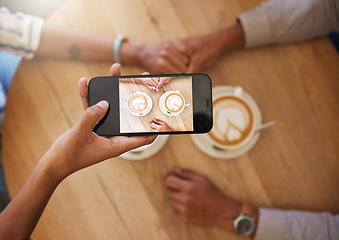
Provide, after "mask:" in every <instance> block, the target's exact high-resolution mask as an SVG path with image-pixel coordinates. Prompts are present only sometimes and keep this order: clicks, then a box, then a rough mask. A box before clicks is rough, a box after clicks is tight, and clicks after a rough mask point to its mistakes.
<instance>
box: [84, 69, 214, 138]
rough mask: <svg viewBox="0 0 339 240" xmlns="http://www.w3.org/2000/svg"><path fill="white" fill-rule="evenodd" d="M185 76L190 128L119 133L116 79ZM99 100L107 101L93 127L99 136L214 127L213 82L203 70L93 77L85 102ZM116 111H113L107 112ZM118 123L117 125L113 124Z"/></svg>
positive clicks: (162, 133) (96, 101)
mask: <svg viewBox="0 0 339 240" xmlns="http://www.w3.org/2000/svg"><path fill="white" fill-rule="evenodd" d="M179 76H180V77H185V76H192V97H193V126H194V130H193V131H174V132H137V133H120V110H119V79H120V78H141V77H144V78H145V77H179ZM101 100H106V101H107V102H108V103H109V108H108V110H107V113H106V114H105V116H104V117H103V118H102V119H101V120H100V121H99V123H98V124H97V125H96V126H95V127H94V129H93V131H94V132H95V133H97V134H98V135H100V136H107V137H108V136H145V135H172V134H201V133H207V132H209V131H210V130H211V129H212V126H213V104H212V82H211V79H210V77H209V76H208V75H207V74H204V73H193V74H157V75H147V76H145V75H124V76H99V77H94V78H92V79H91V80H90V81H89V84H88V103H89V106H92V105H94V104H96V103H98V102H99V101H101ZM111 112H115V114H110V113H111ZM116 123H118V124H116Z"/></svg>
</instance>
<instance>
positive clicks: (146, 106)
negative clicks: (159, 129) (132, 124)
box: [126, 91, 153, 117]
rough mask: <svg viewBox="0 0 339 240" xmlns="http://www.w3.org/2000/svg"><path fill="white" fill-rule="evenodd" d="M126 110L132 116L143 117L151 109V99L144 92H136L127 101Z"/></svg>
mask: <svg viewBox="0 0 339 240" xmlns="http://www.w3.org/2000/svg"><path fill="white" fill-rule="evenodd" d="M126 102H127V109H128V111H129V112H130V113H131V114H133V115H134V116H138V117H141V116H145V115H147V114H148V113H149V112H150V111H151V110H152V107H153V102H152V98H151V97H150V96H149V95H148V94H147V93H145V92H141V91H136V92H135V93H133V94H131V95H130V96H129V97H128V99H127V101H126Z"/></svg>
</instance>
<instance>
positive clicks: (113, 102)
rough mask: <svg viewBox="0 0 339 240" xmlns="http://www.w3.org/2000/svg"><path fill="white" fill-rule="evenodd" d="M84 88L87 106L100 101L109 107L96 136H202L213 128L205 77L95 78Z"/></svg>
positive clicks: (210, 89)
mask: <svg viewBox="0 0 339 240" xmlns="http://www.w3.org/2000/svg"><path fill="white" fill-rule="evenodd" d="M145 83H146V84H145ZM155 86H156V88H155V89H154V87H155ZM88 88H89V89H88V101H89V104H90V105H92V104H95V103H96V102H98V101H101V100H106V101H108V102H109V104H110V107H109V110H108V112H107V114H106V115H105V117H104V118H103V119H102V120H101V121H100V122H99V123H98V125H97V126H96V127H95V128H94V131H95V132H96V133H97V134H99V135H103V136H119V135H120V136H121V135H126V136H135V135H153V134H184V133H186V134H187V133H190V134H191V133H206V132H208V131H210V130H211V128H212V125H213V113H212V87H211V80H210V78H209V77H208V76H207V75H206V74H179V75H177V74H163V75H135V76H104V77H95V78H92V79H91V81H90V82H89V87H88Z"/></svg>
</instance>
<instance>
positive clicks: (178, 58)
mask: <svg viewBox="0 0 339 240" xmlns="http://www.w3.org/2000/svg"><path fill="white" fill-rule="evenodd" d="M122 46H123V45H122ZM136 54H137V58H138V63H139V66H141V67H143V68H145V69H146V70H147V71H149V72H150V73H152V74H155V73H158V74H160V73H184V72H186V71H187V65H188V56H187V51H186V48H185V46H184V45H183V44H182V43H181V42H178V41H173V40H165V41H163V42H161V43H158V44H156V45H154V46H147V47H144V48H142V49H141V50H140V51H139V52H137V53H136Z"/></svg>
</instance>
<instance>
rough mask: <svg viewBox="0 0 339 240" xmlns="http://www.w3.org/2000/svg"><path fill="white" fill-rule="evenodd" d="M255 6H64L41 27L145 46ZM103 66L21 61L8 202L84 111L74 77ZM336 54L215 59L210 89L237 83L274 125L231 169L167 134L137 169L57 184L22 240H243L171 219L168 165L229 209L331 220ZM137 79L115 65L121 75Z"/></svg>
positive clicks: (140, 2)
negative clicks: (215, 192)
mask: <svg viewBox="0 0 339 240" xmlns="http://www.w3.org/2000/svg"><path fill="white" fill-rule="evenodd" d="M258 3H260V0H255V1H244V0H241V1H238V0H230V1H223V0H211V1H203V0H197V1H193V0H187V1H179V0H161V1H150V0H125V1H118V0H95V1H94V0H69V1H67V2H66V3H65V4H63V5H62V6H61V7H60V8H59V9H58V10H57V11H56V12H55V13H54V14H53V15H52V16H51V17H50V18H49V20H48V22H51V23H55V24H59V25H64V26H70V27H76V28H82V29H85V30H89V31H93V32H97V33H101V34H106V35H110V36H115V35H116V34H123V35H125V36H128V37H129V38H130V39H131V40H135V41H141V42H145V43H146V44H155V43H158V42H160V41H162V40H164V39H169V38H172V39H175V38H180V37H187V36H192V35H195V34H203V33H208V32H212V31H215V30H217V29H220V28H223V27H227V26H229V25H230V24H232V23H233V22H234V21H235V18H236V16H237V15H238V14H240V13H242V12H243V11H246V10H248V9H250V8H251V7H254V6H255V5H256V4H258ZM111 64H112V62H105V63H98V62H87V63H83V62H75V61H62V60H50V59H35V60H33V61H23V62H22V63H21V65H20V67H19V69H18V71H17V74H16V76H15V78H14V80H13V83H12V86H11V88H10V91H9V96H8V103H7V106H6V112H5V119H4V124H3V136H2V137H3V164H4V169H5V175H6V180H7V183H8V187H9V190H10V194H11V196H14V195H15V194H16V193H17V192H18V191H19V189H20V188H21V187H22V185H23V184H24V182H25V181H26V179H27V177H28V176H29V175H30V173H31V172H32V170H33V168H34V167H35V165H36V164H37V162H38V161H39V159H40V158H41V157H42V156H43V154H44V153H45V152H46V151H47V150H48V149H49V147H50V146H51V145H52V144H53V142H54V141H55V140H56V139H57V137H58V136H59V135H61V134H62V133H64V132H65V131H67V130H68V129H69V128H70V127H72V126H73V125H74V124H75V123H76V122H77V121H78V120H79V118H80V116H81V115H82V113H83V109H82V105H81V100H80V97H79V95H78V92H77V84H78V80H79V79H80V78H81V77H83V76H85V77H87V78H88V79H90V78H91V77H94V76H98V75H108V74H109V67H110V66H111ZM338 65H339V56H338V54H337V53H336V51H335V49H334V47H333V46H332V45H331V43H330V42H329V40H328V39H327V38H320V39H316V40H312V41H307V42H303V43H297V44H289V45H283V46H269V47H262V48H255V49H244V50H238V51H234V52H231V53H228V54H225V55H223V56H222V58H220V59H219V60H218V61H217V63H216V64H215V65H214V66H212V67H211V68H209V69H208V70H206V71H205V72H206V73H207V74H209V75H210V77H211V79H212V82H213V85H214V86H217V85H240V86H242V87H243V88H244V90H245V91H247V92H249V93H251V95H252V96H253V97H254V98H255V99H256V101H257V102H258V104H259V106H260V108H261V112H262V115H263V121H267V120H275V121H276V122H277V125H276V126H275V127H273V128H271V129H269V130H267V131H265V132H263V133H262V134H261V137H260V139H259V141H258V143H257V145H256V146H255V147H254V148H253V149H252V150H251V151H250V152H248V153H247V154H245V155H243V156H241V157H239V158H237V159H233V160H227V161H222V160H217V159H213V158H211V157H209V156H207V155H205V154H203V153H202V152H201V151H200V150H199V149H198V148H197V147H196V146H195V145H194V143H193V142H192V140H191V138H190V136H188V135H183V136H171V137H170V138H169V141H168V142H167V144H166V147H164V148H163V149H162V150H161V152H159V153H158V154H156V155H155V156H153V157H151V158H148V159H145V160H143V161H136V162H133V161H126V160H123V159H121V158H115V159H110V160H107V161H105V162H103V163H100V164H97V165H95V166H93V167H90V168H86V169H84V170H81V171H79V172H77V173H75V174H73V175H71V176H70V177H68V178H67V179H66V180H65V181H63V182H62V183H61V184H60V185H59V187H58V188H57V190H56V191H55V193H54V194H53V196H52V198H51V200H50V202H49V204H48V206H47V207H46V209H45V212H44V213H43V215H42V217H41V219H40V221H39V223H38V225H37V227H36V229H35V231H34V232H33V235H32V239H33V240H35V239H43V240H45V239H58V240H60V239H81V240H84V239H91V240H92V239H123V240H125V239H126V240H132V239H145V240H151V239H154V240H159V239H161V240H177V239H180V240H192V239H194V240H206V239H216V240H224V239H242V238H241V237H237V236H235V235H234V234H232V233H228V232H225V231H222V230H218V229H214V228H205V227H200V226H194V225H188V224H185V223H183V222H182V221H180V219H179V218H178V217H177V216H176V213H175V212H174V211H173V209H172V208H171V207H170V205H169V202H168V199H167V197H166V194H165V187H164V179H165V177H166V176H167V174H168V173H169V172H170V171H171V170H172V169H173V167H174V166H180V167H183V168H188V169H192V170H195V171H197V172H200V173H202V174H205V175H207V176H208V177H209V178H210V179H211V180H212V181H213V182H214V183H215V184H216V185H217V186H218V187H220V189H221V190H222V191H223V192H224V193H225V194H228V195H229V196H230V197H233V198H235V199H237V200H240V201H245V202H248V203H250V204H254V205H258V206H263V207H276V208H283V209H290V208H293V209H302V210H312V211H331V212H333V213H338V212H339V205H338V202H339V189H338V186H339V174H338V169H339V160H338V159H339V121H338V118H339V94H338V92H339V81H338V76H339V67H338ZM143 71H144V70H143V69H139V68H134V67H123V69H122V73H123V74H140V73H142V72H143Z"/></svg>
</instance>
